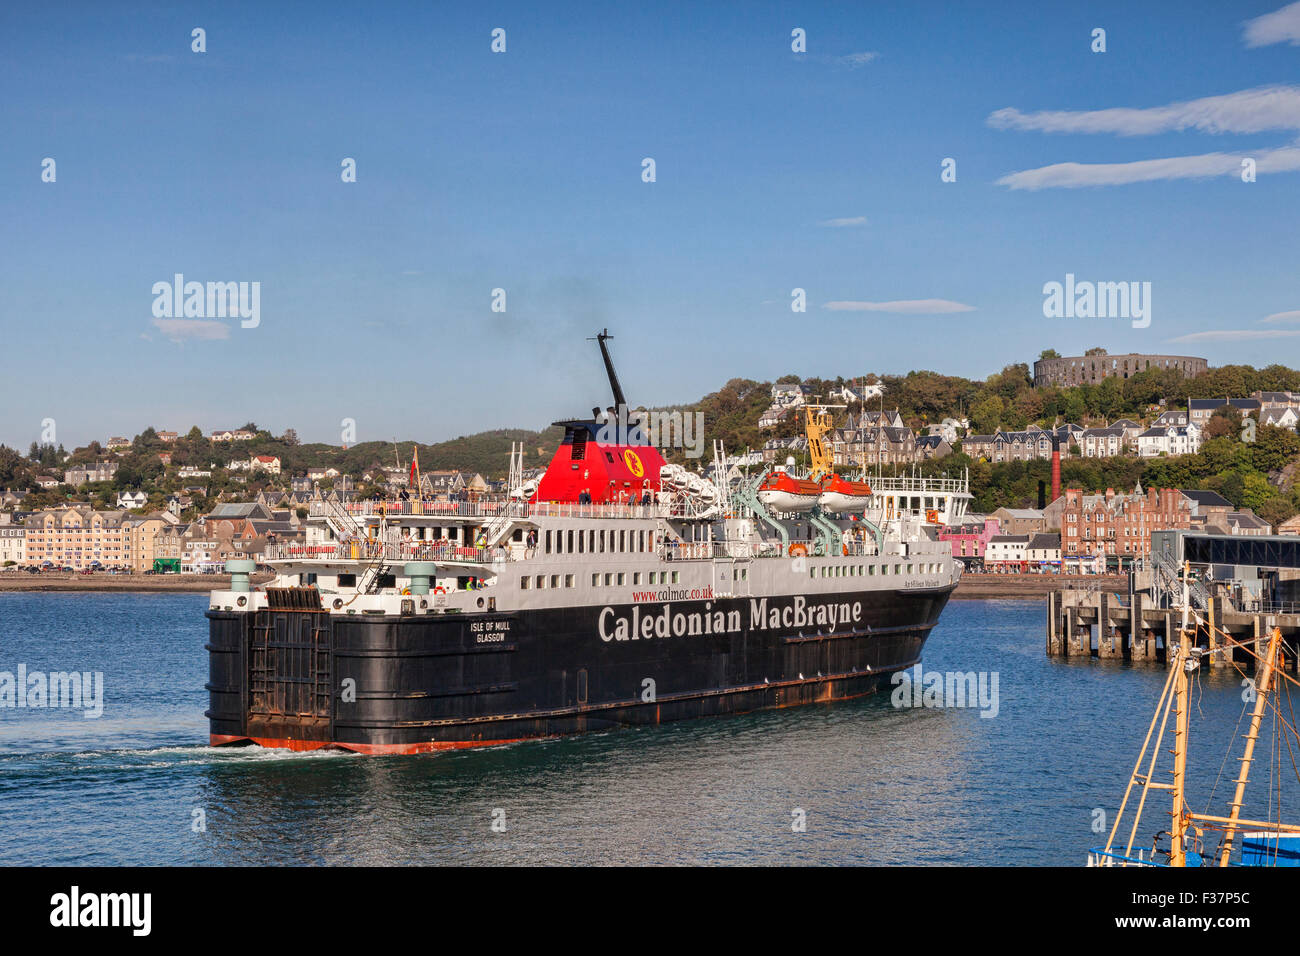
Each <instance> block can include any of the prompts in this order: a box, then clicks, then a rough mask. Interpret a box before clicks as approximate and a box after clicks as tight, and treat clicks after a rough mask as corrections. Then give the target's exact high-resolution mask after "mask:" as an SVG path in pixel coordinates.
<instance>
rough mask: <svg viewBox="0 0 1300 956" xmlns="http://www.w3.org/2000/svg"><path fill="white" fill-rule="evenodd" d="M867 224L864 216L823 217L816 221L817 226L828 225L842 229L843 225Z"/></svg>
mask: <svg viewBox="0 0 1300 956" xmlns="http://www.w3.org/2000/svg"><path fill="white" fill-rule="evenodd" d="M866 224H867V217H866V216H846V217H844V218H843V219H823V220H822V221H821V222H819V223H817V225H819V226H829V227H830V228H832V229H843V228H844V227H845V226H865V225H866Z"/></svg>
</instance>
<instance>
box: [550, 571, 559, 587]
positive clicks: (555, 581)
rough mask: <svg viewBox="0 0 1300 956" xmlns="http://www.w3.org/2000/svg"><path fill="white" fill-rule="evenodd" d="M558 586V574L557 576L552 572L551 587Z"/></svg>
mask: <svg viewBox="0 0 1300 956" xmlns="http://www.w3.org/2000/svg"><path fill="white" fill-rule="evenodd" d="M559 586H560V576H559V575H558V574H552V575H551V587H553V588H558V587H559Z"/></svg>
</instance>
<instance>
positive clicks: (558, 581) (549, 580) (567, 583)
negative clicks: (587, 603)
mask: <svg viewBox="0 0 1300 956" xmlns="http://www.w3.org/2000/svg"><path fill="white" fill-rule="evenodd" d="M643 576H644V578H645V583H646V584H680V583H681V574H680V573H679V572H677V571H647V572H646V573H645V574H644V575H643V574H642V572H640V571H633V572H632V586H633V587H636V586H637V585H639V584H640V583H641V578H642V577H643ZM627 578H628V574H627V572H626V571H617V572H611V571H607V572H605V573H604V574H602V573H601V572H599V571H597V572H594V573H593V574H592V575H591V586H592V587H593V588H598V587H601V586H602V582H603V586H604V587H607V588H612V587H616V586H617V587H623V586H625V585H626V584H627ZM577 586H578V582H577V578H576V577H575V576H574V575H572V574H563V575H561V574H551V575H546V574H538V575H524V576H523V577H522V578H520V579H519V589H520V590H521V591H528V590H532V589H536V590H538V591H541V590H545V589H546V588H548V587H549V588H554V589H559V588H562V587H564V588H576V587H577Z"/></svg>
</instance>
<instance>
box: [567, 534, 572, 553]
mask: <svg viewBox="0 0 1300 956" xmlns="http://www.w3.org/2000/svg"><path fill="white" fill-rule="evenodd" d="M568 552H569V554H573V532H572V531H570V532H569V547H568Z"/></svg>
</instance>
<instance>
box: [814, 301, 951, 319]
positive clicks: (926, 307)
mask: <svg viewBox="0 0 1300 956" xmlns="http://www.w3.org/2000/svg"><path fill="white" fill-rule="evenodd" d="M822 308H824V309H830V310H831V311H832V312H901V313H904V314H907V315H944V314H947V313H950V312H974V311H975V306H973V305H966V304H964V303H961V302H953V301H951V300H950V299H900V300H898V301H895V302H827V303H826V304H825V305H824V306H822Z"/></svg>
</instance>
